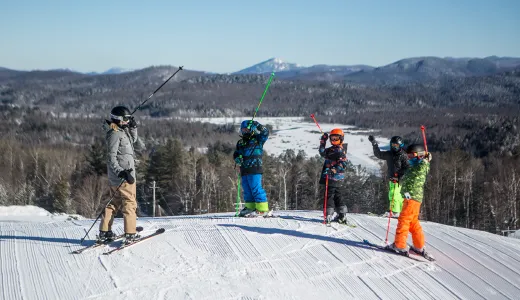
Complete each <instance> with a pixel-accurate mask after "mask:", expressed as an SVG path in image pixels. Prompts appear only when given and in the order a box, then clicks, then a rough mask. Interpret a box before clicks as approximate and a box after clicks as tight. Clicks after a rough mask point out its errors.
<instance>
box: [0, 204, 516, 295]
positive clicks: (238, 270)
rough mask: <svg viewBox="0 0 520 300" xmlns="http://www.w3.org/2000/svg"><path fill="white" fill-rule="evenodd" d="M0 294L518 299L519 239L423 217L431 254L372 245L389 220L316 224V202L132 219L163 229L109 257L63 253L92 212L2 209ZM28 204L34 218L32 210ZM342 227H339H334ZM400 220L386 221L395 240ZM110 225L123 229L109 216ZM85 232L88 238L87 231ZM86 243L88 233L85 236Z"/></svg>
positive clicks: (81, 232)
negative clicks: (255, 211) (69, 214)
mask: <svg viewBox="0 0 520 300" xmlns="http://www.w3.org/2000/svg"><path fill="white" fill-rule="evenodd" d="M0 211H1V212H2V213H1V215H0V268H1V274H2V276H1V280H0V299H9V300H11V299H50V300H55V299H61V300H65V299H121V300H123V299H139V300H144V299H208V300H209V299H230V300H231V299H392V300H395V299H413V300H417V299H421V300H423V299H468V300H474V299H519V295H520V240H519V239H515V238H507V237H502V236H498V235H493V234H490V233H486V232H482V231H476V230H469V229H463V228H455V227H449V226H445V225H440V224H436V223H429V222H423V228H424V230H425V234H426V239H427V245H428V247H429V250H430V252H431V253H432V255H434V256H435V257H436V259H437V261H436V262H417V261H415V260H412V259H410V258H406V257H401V256H397V255H394V254H391V253H387V252H383V251H380V250H375V249H373V248H369V247H367V246H366V245H364V244H363V243H362V240H363V239H368V240H371V241H373V242H376V243H381V242H382V241H383V240H384V237H385V232H386V226H387V219H385V218H380V217H372V216H367V215H359V214H349V215H348V217H349V220H350V221H351V222H352V223H355V224H356V225H357V227H356V228H351V227H346V226H342V225H337V224H335V225H333V226H334V227H326V226H324V225H323V224H321V212H319V211H280V212H278V213H279V214H280V216H281V217H280V218H270V219H244V218H234V217H233V213H222V214H211V215H198V216H182V217H181V216H179V217H168V218H155V219H151V218H140V219H139V220H138V225H140V226H143V227H144V229H145V233H147V232H153V231H155V230H156V229H157V228H160V227H163V228H165V229H166V232H165V233H164V234H162V235H159V236H157V237H155V238H152V239H150V240H148V241H145V242H142V243H140V244H136V245H134V246H133V247H130V248H128V249H125V250H123V251H120V252H116V253H115V254H112V255H110V256H105V255H101V254H102V253H103V252H104V251H106V250H108V249H109V248H110V246H106V247H105V248H101V249H100V248H98V249H95V250H92V251H91V252H85V253H83V254H70V252H71V251H73V250H75V249H78V248H80V245H79V241H80V239H81V238H82V237H83V235H84V234H85V232H86V230H87V229H88V228H89V227H90V225H91V224H92V220H75V219H71V218H56V217H53V215H50V214H45V212H44V211H43V212H42V211H41V210H34V209H32V208H29V209H28V210H27V211H24V210H23V209H20V208H16V207H7V208H3V209H2V210H0ZM32 214H34V215H35V216H36V217H37V219H38V220H37V221H36V220H34V219H33V220H29V219H31V218H30V216H31V215H32ZM338 226H341V227H338ZM395 226H396V220H392V223H391V231H390V237H389V238H390V240H391V241H392V240H393V233H394V231H395ZM114 230H115V231H116V232H118V233H119V232H121V230H122V222H121V220H120V219H116V221H115V227H114ZM94 234H95V232H92V234H91V235H90V238H91V239H92V238H93V237H94ZM87 243H92V241H88V242H87Z"/></svg>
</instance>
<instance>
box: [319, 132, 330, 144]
mask: <svg viewBox="0 0 520 300" xmlns="http://www.w3.org/2000/svg"><path fill="white" fill-rule="evenodd" d="M328 138H329V134H328V133H326V132H325V133H324V134H323V135H322V136H321V138H320V141H321V142H322V143H326V142H327V139H328Z"/></svg>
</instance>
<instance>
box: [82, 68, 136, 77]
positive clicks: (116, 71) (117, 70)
mask: <svg viewBox="0 0 520 300" xmlns="http://www.w3.org/2000/svg"><path fill="white" fill-rule="evenodd" d="M136 70H137V69H127V68H120V67H113V68H110V69H108V70H106V71H104V72H88V73H85V74H87V75H110V74H122V73H128V72H133V71H136Z"/></svg>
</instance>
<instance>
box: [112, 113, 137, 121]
mask: <svg viewBox="0 0 520 300" xmlns="http://www.w3.org/2000/svg"><path fill="white" fill-rule="evenodd" d="M131 117H132V115H124V116H116V115H113V114H110V118H112V119H114V120H119V121H123V122H128V121H130V118H131Z"/></svg>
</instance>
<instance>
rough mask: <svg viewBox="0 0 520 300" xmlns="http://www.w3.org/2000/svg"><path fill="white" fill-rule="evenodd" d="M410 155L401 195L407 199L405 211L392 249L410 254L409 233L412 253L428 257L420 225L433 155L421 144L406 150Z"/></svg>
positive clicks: (401, 216)
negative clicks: (409, 234) (420, 215)
mask: <svg viewBox="0 0 520 300" xmlns="http://www.w3.org/2000/svg"><path fill="white" fill-rule="evenodd" d="M406 153H407V154H408V158H409V162H410V168H409V169H408V170H407V172H406V173H405V175H404V180H403V182H402V186H401V193H402V195H403V197H404V198H405V200H404V203H403V209H402V211H401V214H400V215H399V219H398V223H397V229H396V231H395V240H394V243H393V244H392V245H390V248H392V249H393V250H394V251H396V252H399V253H403V252H408V245H407V243H406V240H407V239H408V233H409V232H410V233H411V234H412V241H413V246H412V247H411V248H410V250H411V251H413V252H415V253H417V254H420V255H423V256H425V257H428V256H429V255H428V253H426V251H425V249H424V233H423V230H422V227H421V224H419V212H420V209H421V203H422V200H423V195H424V184H425V182H426V175H428V172H429V171H430V161H431V160H432V155H431V153H427V152H426V151H425V149H424V147H423V145H420V144H412V145H410V146H409V147H408V149H407V150H406Z"/></svg>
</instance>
